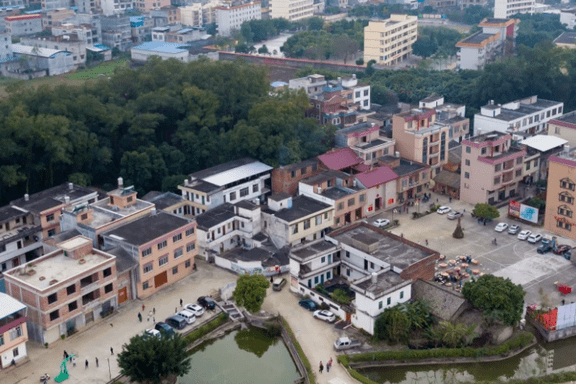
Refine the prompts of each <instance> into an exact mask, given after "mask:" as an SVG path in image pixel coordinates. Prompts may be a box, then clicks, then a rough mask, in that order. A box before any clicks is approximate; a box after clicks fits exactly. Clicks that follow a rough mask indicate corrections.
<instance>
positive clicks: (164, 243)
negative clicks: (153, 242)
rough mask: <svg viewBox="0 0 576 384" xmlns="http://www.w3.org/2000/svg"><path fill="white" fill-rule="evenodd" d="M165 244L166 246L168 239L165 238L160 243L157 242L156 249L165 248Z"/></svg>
mask: <svg viewBox="0 0 576 384" xmlns="http://www.w3.org/2000/svg"><path fill="white" fill-rule="evenodd" d="M166 246H168V241H166V240H164V241H163V242H161V243H158V249H162V248H165V247H166Z"/></svg>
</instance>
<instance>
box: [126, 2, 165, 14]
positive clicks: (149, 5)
mask: <svg viewBox="0 0 576 384" xmlns="http://www.w3.org/2000/svg"><path fill="white" fill-rule="evenodd" d="M133 1H134V9H137V10H138V11H140V12H150V11H151V10H153V9H160V8H163V7H169V6H170V0H133Z"/></svg>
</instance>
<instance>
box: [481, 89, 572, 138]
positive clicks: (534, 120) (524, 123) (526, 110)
mask: <svg viewBox="0 0 576 384" xmlns="http://www.w3.org/2000/svg"><path fill="white" fill-rule="evenodd" d="M563 110H564V103H562V102H559V101H550V100H544V99H539V98H538V96H531V97H527V98H525V99H520V100H516V101H512V102H510V103H506V104H503V105H500V104H494V100H490V102H489V103H488V105H485V106H483V107H481V108H480V113H477V114H475V115H474V133H475V134H477V135H481V134H484V133H487V132H491V131H498V132H503V133H509V134H511V135H513V136H514V139H520V138H526V137H529V136H533V135H536V134H539V133H544V132H545V130H546V123H547V122H548V121H549V120H550V119H557V118H558V117H560V116H562V111H563Z"/></svg>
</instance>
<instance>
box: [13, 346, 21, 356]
mask: <svg viewBox="0 0 576 384" xmlns="http://www.w3.org/2000/svg"><path fill="white" fill-rule="evenodd" d="M19 354H20V352H18V347H16V348H14V349H13V350H12V356H13V357H17V356H18V355H19Z"/></svg>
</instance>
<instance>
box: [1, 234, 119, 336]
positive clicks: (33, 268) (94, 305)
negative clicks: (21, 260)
mask: <svg viewBox="0 0 576 384" xmlns="http://www.w3.org/2000/svg"><path fill="white" fill-rule="evenodd" d="M57 246H58V250H56V251H54V252H50V253H48V254H46V255H44V256H42V257H40V258H38V259H36V260H34V261H31V262H28V263H26V264H24V265H22V266H20V267H17V268H14V269H11V270H10V271H8V272H6V274H5V275H4V278H5V281H6V293H8V294H9V295H10V296H12V297H13V298H15V299H17V300H19V301H21V302H23V303H24V304H26V305H27V306H28V334H29V336H30V338H31V339H32V340H35V341H37V342H39V343H41V344H44V343H48V344H50V343H53V342H54V341H56V340H59V339H60V336H62V335H65V336H69V335H71V334H73V333H75V332H76V331H77V330H79V329H80V328H82V327H84V326H86V325H88V324H89V323H91V322H93V321H96V320H99V319H101V318H102V317H103V316H106V315H107V314H108V313H109V312H110V311H112V310H113V309H114V308H115V307H116V306H117V303H118V300H117V299H118V297H117V296H118V293H117V287H116V258H115V257H114V256H113V255H110V254H108V253H106V252H102V251H99V250H96V249H93V248H92V240H90V239H88V238H85V237H83V236H77V237H74V238H72V239H69V240H66V241H64V242H62V243H60V244H58V245H57Z"/></svg>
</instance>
